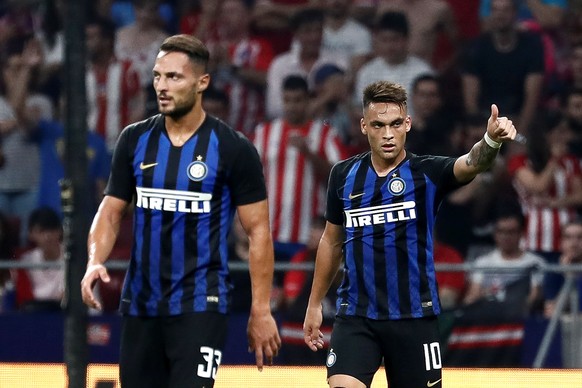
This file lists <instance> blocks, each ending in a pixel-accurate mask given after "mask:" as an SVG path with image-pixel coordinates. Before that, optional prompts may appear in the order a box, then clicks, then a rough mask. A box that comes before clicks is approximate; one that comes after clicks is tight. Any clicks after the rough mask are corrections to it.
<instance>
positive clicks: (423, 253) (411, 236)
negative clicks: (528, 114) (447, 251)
mask: <svg viewBox="0 0 582 388" xmlns="http://www.w3.org/2000/svg"><path fill="white" fill-rule="evenodd" d="M370 157H371V154H370V152H368V153H364V154H360V155H357V156H354V157H352V158H350V159H347V160H345V161H342V162H340V163H338V164H336V165H335V166H334V168H333V169H332V172H331V176H330V180H329V187H328V199H327V209H326V218H327V220H328V221H329V222H331V223H333V224H336V225H343V226H344V229H345V241H344V244H343V255H344V259H345V260H344V262H345V264H344V279H343V282H342V285H341V286H340V288H339V289H338V300H337V308H338V314H339V315H357V316H362V317H368V318H371V319H378V320H379V319H403V318H420V317H425V316H432V315H436V314H439V313H440V304H439V298H438V292H437V283H436V276H435V268H434V260H433V241H432V230H433V225H434V221H435V218H436V213H437V209H438V206H439V204H440V202H441V201H442V199H443V196H444V195H445V194H447V193H448V192H450V191H451V190H453V189H455V188H457V187H459V186H460V183H458V182H457V181H456V179H455V177H454V174H453V165H454V162H455V160H456V159H454V158H445V157H437V156H417V155H414V154H411V153H407V156H406V158H405V159H404V160H403V161H402V162H401V163H400V164H399V165H398V166H397V167H396V168H394V169H393V170H392V171H391V172H390V173H389V174H388V175H387V176H385V177H380V176H378V174H376V172H375V170H374V168H373V167H372V163H371V159H370Z"/></svg>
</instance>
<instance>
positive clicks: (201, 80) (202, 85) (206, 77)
mask: <svg viewBox="0 0 582 388" xmlns="http://www.w3.org/2000/svg"><path fill="white" fill-rule="evenodd" d="M208 85H210V74H208V73H205V74H202V75H201V76H200V77H198V93H202V92H203V91H205V90H206V89H208Z"/></svg>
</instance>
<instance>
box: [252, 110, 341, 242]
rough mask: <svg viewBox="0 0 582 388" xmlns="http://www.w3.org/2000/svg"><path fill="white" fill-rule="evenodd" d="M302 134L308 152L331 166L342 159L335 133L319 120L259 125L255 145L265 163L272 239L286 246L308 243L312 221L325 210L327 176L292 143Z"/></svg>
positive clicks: (276, 121)
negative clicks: (290, 141)
mask: <svg viewBox="0 0 582 388" xmlns="http://www.w3.org/2000/svg"><path fill="white" fill-rule="evenodd" d="M296 134H300V135H301V136H303V137H304V138H305V139H306V143H307V145H308V147H309V149H310V150H311V151H312V152H313V153H316V154H318V155H320V156H321V157H323V158H325V159H326V160H327V161H328V162H330V163H332V164H333V163H335V162H337V161H339V160H340V159H341V157H342V155H341V147H340V142H339V139H338V137H337V135H336V134H335V130H334V129H333V128H332V127H330V126H329V125H328V124H327V123H324V122H323V121H320V120H315V121H309V122H308V123H307V124H304V125H303V126H301V127H292V126H291V125H289V124H287V123H286V122H285V121H284V120H283V119H280V118H279V119H275V120H273V121H271V122H268V123H264V124H260V125H259V126H257V129H256V132H255V135H254V144H255V147H256V148H257V151H258V152H259V155H260V156H261V161H262V163H263V168H264V173H265V180H266V184H267V193H268V195H269V212H270V221H271V228H272V232H273V238H274V240H275V241H278V242H283V243H302V244H305V243H307V241H308V239H309V231H310V226H311V220H312V219H313V218H314V217H315V216H316V215H318V214H323V211H324V210H325V190H326V187H327V177H323V178H321V177H318V176H317V175H316V171H315V168H314V167H313V165H312V164H311V163H310V162H309V161H308V160H307V158H306V157H305V156H304V155H303V154H301V153H300V152H299V150H298V148H296V147H294V146H292V145H290V144H289V138H290V136H292V135H296Z"/></svg>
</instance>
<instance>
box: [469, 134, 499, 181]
mask: <svg viewBox="0 0 582 388" xmlns="http://www.w3.org/2000/svg"><path fill="white" fill-rule="evenodd" d="M498 153H499V148H493V147H491V146H489V145H488V144H487V143H486V142H485V140H484V139H481V140H480V141H478V142H477V143H476V144H475V145H474V146H473V148H471V151H469V153H468V154H467V155H466V158H465V165H466V166H467V167H469V169H471V170H473V172H474V174H475V175H477V174H479V173H481V172H483V171H485V170H487V169H489V168H491V166H493V163H494V162H495V158H496V157H497V154H498Z"/></svg>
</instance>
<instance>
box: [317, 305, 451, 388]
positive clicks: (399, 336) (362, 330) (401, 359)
mask: <svg viewBox="0 0 582 388" xmlns="http://www.w3.org/2000/svg"><path fill="white" fill-rule="evenodd" d="M382 360H384V365H385V367H386V379H387V380H388V385H389V386H390V388H417V387H418V388H420V387H422V388H426V387H435V388H437V387H441V378H442V373H441V372H442V369H441V368H442V359H441V352H440V345H439V330H438V324H437V317H427V318H415V319H400V320H382V321H376V320H372V319H368V318H363V317H354V316H349V317H346V316H338V317H336V321H335V324H334V326H333V331H332V334H331V341H330V349H329V352H328V355H327V360H326V365H327V376H328V378H329V377H330V376H333V375H338V374H343V375H349V376H352V377H355V378H356V379H358V380H360V381H361V382H362V383H364V384H366V386H367V387H369V386H370V384H371V383H372V378H373V377H374V374H375V373H376V372H377V371H378V368H380V366H381V364H382Z"/></svg>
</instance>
